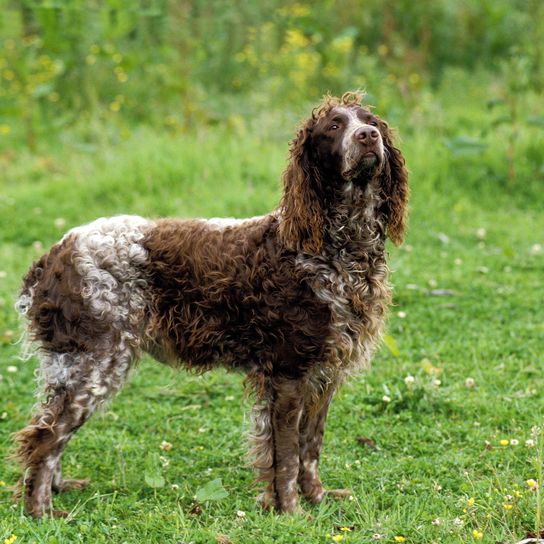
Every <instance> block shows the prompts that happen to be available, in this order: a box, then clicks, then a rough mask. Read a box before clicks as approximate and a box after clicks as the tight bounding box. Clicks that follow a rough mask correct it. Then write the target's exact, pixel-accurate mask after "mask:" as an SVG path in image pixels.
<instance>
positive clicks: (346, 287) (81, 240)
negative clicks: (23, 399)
mask: <svg viewBox="0 0 544 544" xmlns="http://www.w3.org/2000/svg"><path fill="white" fill-rule="evenodd" d="M283 183H284V193H283V197H282V199H281V202H280V205H279V206H278V208H277V209H276V210H274V211H273V212H272V213H270V214H268V215H266V216H263V217H258V218H253V219H248V220H175V219H166V220H159V221H149V220H145V219H143V218H140V217H130V216H121V217H114V218H109V219H99V220H97V221H95V222H93V223H91V224H89V225H85V226H83V227H79V228H76V229H73V230H72V231H70V232H69V233H68V234H67V235H66V236H65V237H64V238H63V239H62V240H61V241H60V242H59V244H57V245H55V246H54V247H53V248H52V249H51V251H50V252H49V253H48V254H47V255H45V256H44V257H42V259H40V260H39V261H38V262H37V263H35V264H34V265H33V267H32V268H31V270H30V271H29V273H28V274H27V276H26V278H25V281H24V285H23V290H22V293H21V297H20V299H19V302H18V308H19V311H20V312H21V313H22V314H23V315H25V316H26V317H27V318H28V323H29V327H28V328H29V335H30V339H31V340H33V341H34V342H35V343H36V344H37V346H38V348H39V350H38V353H39V357H40V360H41V366H40V375H41V380H42V382H43V388H44V391H45V397H44V400H43V402H42V403H41V404H40V405H39V406H38V407H37V408H36V411H35V414H34V416H33V418H32V421H31V422H30V424H29V425H28V426H27V427H26V428H24V429H23V430H22V431H20V432H19V433H18V434H17V435H16V440H17V442H18V444H19V449H18V458H19V459H20V461H21V463H22V465H23V468H24V469H25V475H24V486H25V494H24V496H25V504H26V508H27V511H28V512H29V513H30V514H31V515H33V516H36V517H40V516H42V515H43V514H57V515H62V513H59V512H55V511H53V508H52V501H51V492H52V491H63V490H65V489H69V488H71V487H83V486H84V485H85V483H86V482H84V481H67V480H63V479H62V474H61V469H60V458H61V455H62V452H63V450H64V448H65V446H66V444H67V442H68V440H69V439H70V437H71V436H72V435H73V433H74V432H75V431H76V430H77V429H78V428H79V427H81V426H82V425H83V424H84V423H85V421H87V419H88V418H89V417H90V416H91V414H92V413H93V412H94V411H95V410H96V408H97V407H99V406H100V405H101V404H102V403H103V402H104V401H106V400H107V399H108V398H110V397H111V396H112V395H113V394H114V393H115V392H116V391H117V390H118V389H119V388H120V387H121V386H122V384H123V383H124V381H125V379H126V376H127V373H128V372H129V370H130V368H131V367H132V366H133V365H134V362H135V360H136V359H137V358H138V356H139V354H140V353H141V352H142V351H147V352H148V353H150V354H152V355H153V356H154V357H155V358H156V359H158V360H160V361H162V362H165V363H167V364H170V365H175V366H185V367H189V368H192V369H194V370H197V371H204V370H208V369H209V368H212V367H214V366H217V365H223V366H225V367H227V368H229V369H239V370H242V371H244V372H245V373H246V374H247V382H248V383H249V384H250V386H251V387H252V389H253V390H254V392H255V399H256V402H255V406H254V408H253V411H252V415H253V422H254V430H253V434H252V441H253V449H252V451H253V454H254V458H255V462H254V466H255V469H256V471H257V473H258V479H259V480H261V481H264V482H265V484H266V486H265V489H264V492H263V494H262V496H261V502H262V504H263V505H264V506H266V507H274V508H276V509H278V510H279V511H285V512H292V511H295V510H296V509H297V508H298V489H300V491H301V493H302V495H303V496H304V497H306V498H307V499H308V500H310V501H311V502H313V503H317V502H320V501H321V500H322V499H323V497H324V495H325V490H324V488H323V486H322V484H321V481H320V478H319V474H318V464H319V456H320V451H321V444H322V439H323V432H324V427H325V419H326V416H327V410H328V406H329V403H330V401H331V398H332V396H333V394H334V392H335V390H336V389H337V387H338V385H339V384H340V383H341V381H342V379H343V378H344V377H345V376H346V375H348V374H349V373H352V372H354V371H355V370H356V369H358V368H361V367H364V366H367V365H368V364H369V362H370V359H371V356H372V353H373V351H374V349H375V346H376V343H377V341H378V339H379V337H380V333H381V330H382V325H383V321H384V316H385V312H386V306H387V303H388V301H389V298H390V288H389V285H388V281H387V275H388V268H387V264H386V253H385V236H386V233H387V234H388V235H389V237H390V238H391V239H392V240H393V241H394V242H395V243H396V244H399V243H400V242H401V241H402V238H403V234H404V229H405V216H406V202H407V198H408V184H407V172H406V169H405V167H404V159H403V158H402V155H401V153H400V151H399V150H398V149H397V148H395V147H394V145H393V143H392V137H391V132H390V130H389V128H388V126H387V124H386V123H385V122H384V121H382V120H380V119H379V118H378V117H377V116H375V115H374V114H373V113H371V112H370V111H369V110H368V109H365V108H363V107H362V106H361V95H360V94H357V93H347V94H345V95H344V96H343V97H341V98H339V99H338V98H333V97H326V99H325V100H324V102H323V103H322V104H321V106H319V107H318V108H316V109H315V110H314V111H313V113H312V115H311V117H310V118H309V119H308V120H307V121H306V122H305V123H304V124H303V125H302V127H301V128H300V130H299V132H298V135H297V137H296V138H295V139H294V141H293V142H292V145H291V150H290V160H289V164H288V167H287V169H286V171H285V174H284V176H283ZM338 493H341V492H340V491H338Z"/></svg>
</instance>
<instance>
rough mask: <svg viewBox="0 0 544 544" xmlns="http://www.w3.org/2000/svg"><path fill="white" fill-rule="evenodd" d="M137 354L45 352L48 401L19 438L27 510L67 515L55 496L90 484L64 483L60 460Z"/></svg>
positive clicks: (123, 348)
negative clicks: (57, 507) (56, 506)
mask: <svg viewBox="0 0 544 544" xmlns="http://www.w3.org/2000/svg"><path fill="white" fill-rule="evenodd" d="M133 355H134V354H133V351H132V350H130V349H129V348H127V347H126V346H125V345H124V344H123V343H119V346H118V349H113V350H100V351H96V352H95V353H92V352H91V353H63V354H58V353H42V354H41V357H42V361H41V372H42V377H43V379H44V381H45V395H46V399H45V400H44V401H43V402H42V403H41V404H40V405H39V406H38V407H37V408H36V409H35V412H34V415H33V417H32V419H31V421H30V423H29V424H28V425H27V426H26V427H25V428H24V429H22V430H21V431H19V432H18V433H16V435H15V440H16V442H17V443H18V448H17V451H16V457H17V458H18V459H19V461H20V462H21V464H22V466H23V469H24V474H23V480H22V482H21V484H22V485H23V486H24V502H25V508H26V510H27V512H28V513H29V514H30V515H32V516H34V517H42V516H43V515H54V516H64V515H66V513H64V512H58V511H55V510H53V506H52V499H51V492H52V491H65V490H68V489H70V488H72V489H73V488H82V487H84V486H85V483H86V482H85V481H82V480H73V481H69V480H65V481H63V480H62V477H61V472H60V458H61V456H62V453H63V451H64V448H65V447H66V445H67V443H68V441H69V440H70V438H71V437H72V436H73V434H74V433H75V432H76V431H77V430H78V429H79V428H80V427H81V426H82V425H83V424H84V423H85V422H86V421H87V420H88V419H89V418H90V416H91V415H92V414H93V412H94V411H95V410H96V409H97V408H98V407H99V406H100V405H101V404H102V403H103V402H104V401H106V400H107V399H108V398H109V397H111V396H112V395H113V394H114V393H115V392H116V391H118V390H119V389H120V387H121V386H122V384H123V383H124V381H125V379H126V376H127V373H128V371H129V368H130V366H131V363H132V360H133Z"/></svg>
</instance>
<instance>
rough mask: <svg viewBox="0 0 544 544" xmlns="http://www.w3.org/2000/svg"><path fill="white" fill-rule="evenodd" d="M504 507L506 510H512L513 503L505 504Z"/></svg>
mask: <svg viewBox="0 0 544 544" xmlns="http://www.w3.org/2000/svg"><path fill="white" fill-rule="evenodd" d="M502 507H503V508H504V509H505V510H512V505H511V504H503V505H502Z"/></svg>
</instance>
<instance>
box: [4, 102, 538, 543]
mask: <svg viewBox="0 0 544 544" xmlns="http://www.w3.org/2000/svg"><path fill="white" fill-rule="evenodd" d="M483 103H484V98H483V97H481V96H480V97H476V98H473V99H472V102H471V103H470V105H468V104H467V101H466V100H465V101H463V102H461V101H457V100H454V99H451V100H450V102H449V103H448V101H447V100H446V99H444V101H443V102H442V103H440V104H438V103H437V102H429V103H427V104H422V105H421V108H420V109H419V110H416V111H412V112H409V113H406V112H404V113H403V112H401V113H399V114H398V116H397V117H398V118H397V119H394V120H393V123H394V124H397V125H399V127H400V131H399V132H400V134H401V136H402V141H401V144H400V146H401V148H402V149H403V151H404V152H405V155H406V157H407V163H408V166H409V168H410V170H411V183H412V201H411V217H410V228H409V233H408V236H407V240H406V243H405V245H404V246H403V247H401V248H399V249H397V248H394V247H392V246H391V247H390V262H391V268H392V270H393V273H392V282H393V284H394V286H395V294H394V306H393V307H392V308H391V317H390V320H389V325H388V332H387V334H388V336H387V346H385V345H384V346H383V347H382V349H381V350H380V352H379V353H378V355H377V356H376V358H375V360H374V362H373V368H372V370H371V371H370V372H369V373H367V374H363V375H361V376H359V377H357V378H356V379H354V380H352V381H351V382H350V383H348V384H347V385H346V386H344V387H343V389H342V390H341V391H340V393H339V394H338V395H337V398H336V399H335V401H334V402H333V405H332V410H331V413H330V417H329V420H328V427H327V432H326V436H325V445H324V451H323V460H322V476H323V479H324V481H325V483H326V485H328V486H329V487H349V488H351V489H352V490H353V492H354V494H353V500H346V501H344V502H336V501H334V500H332V499H330V500H326V501H325V502H324V503H323V504H322V505H320V506H319V507H310V506H309V505H307V504H305V505H304V508H305V514H303V515H296V516H279V515H276V514H274V513H264V512H262V511H261V510H259V508H258V507H257V505H256V503H255V500H254V499H255V496H256V490H255V489H254V488H252V473H251V470H250V469H249V464H248V462H247V459H246V458H245V451H246V445H245V439H244V438H243V435H244V432H245V431H246V430H247V427H248V424H247V423H248V422H247V420H246V416H245V413H246V412H247V410H248V407H249V401H248V400H246V399H244V396H243V391H242V376H238V375H229V374H226V373H224V372H213V373H210V374H207V375H205V376H202V377H198V376H192V375H189V374H187V373H183V372H181V373H174V372H173V371H171V370H169V369H168V368H165V367H162V366H160V365H157V364H156V363H154V362H153V361H151V360H149V359H145V360H144V361H143V362H142V364H141V366H140V367H139V368H138V369H137V371H136V372H135V374H134V375H133V377H132V379H131V381H130V383H129V384H128V385H127V386H126V387H125V389H124V390H123V391H122V393H121V394H120V395H119V396H118V397H117V398H116V399H115V400H114V401H113V402H112V403H111V404H110V405H109V406H108V407H107V408H106V409H105V410H104V411H103V413H101V414H99V415H97V416H95V417H94V418H93V419H92V420H91V421H90V422H89V424H87V425H86V426H85V427H84V429H83V430H82V431H81V432H80V433H79V434H78V435H77V436H76V437H75V438H74V439H73V440H72V441H71V443H70V445H69V447H68V448H67V451H66V454H65V456H64V470H65V473H66V474H67V475H69V476H74V477H88V478H90V479H91V485H90V487H89V488H88V489H87V490H85V491H83V492H81V493H77V492H72V493H69V494H66V495H63V496H62V497H57V498H56V504H57V506H59V507H61V508H62V509H64V510H70V511H71V512H72V517H71V519H69V520H67V521H66V520H52V519H46V520H43V521H41V522H36V521H33V520H30V519H28V518H27V517H25V516H24V514H23V512H22V509H21V506H20V505H18V504H16V505H13V504H12V502H11V494H10V491H9V487H10V486H11V485H13V484H14V483H15V482H16V480H17V478H18V476H19V474H18V470H17V467H16V466H15V465H14V464H12V463H11V462H6V463H5V464H4V463H3V464H2V465H1V466H2V468H1V469H0V480H1V484H0V485H1V487H0V541H3V539H8V538H9V537H10V536H11V535H16V536H17V541H16V542H17V543H19V542H24V543H27V542H28V543H30V542H36V543H38V542H40V543H41V542H47V543H67V542H70V543H71V542H120V543H121V542H127V543H134V542H146V543H163V542H179V543H186V544H188V543H190V542H192V543H194V544H201V543H202V544H204V543H206V544H207V543H214V542H220V543H223V544H225V543H227V542H232V543H242V544H245V543H252V542H257V543H277V544H292V543H295V542H296V543H318V542H323V543H326V542H350V543H354V544H355V543H370V542H374V541H380V542H387V543H394V542H409V543H414V544H415V543H417V544H421V543H456V542H463V543H464V542H488V543H496V542H500V543H504V544H507V543H508V544H510V543H514V542H517V541H519V540H521V538H522V537H524V536H525V535H526V534H527V533H528V532H530V531H534V530H535V527H537V526H538V527H539V526H540V525H541V524H544V520H543V519H542V517H541V513H540V507H539V502H541V501H540V499H541V496H540V495H541V493H540V489H539V485H538V484H537V485H536V486H531V485H530V484H531V483H532V482H529V484H528V483H527V481H528V480H535V481H539V482H542V457H543V444H542V440H543V439H544V438H542V437H540V435H539V429H533V427H535V426H539V425H541V422H542V413H543V409H544V399H543V395H542V392H543V386H544V378H543V374H542V363H543V360H542V347H543V345H544V344H543V340H544V306H543V304H542V301H543V294H544V289H543V286H542V282H543V278H544V247H543V246H544V239H543V233H544V215H543V214H542V204H543V200H544V199H543V198H542V190H541V188H540V189H539V188H538V185H539V184H540V185H541V184H542V172H540V174H539V176H540V177H538V175H536V176H535V175H534V172H535V171H537V168H536V167H535V166H534V164H541V160H542V159H541V157H542V155H541V149H542V143H543V142H542V135H541V134H540V135H539V134H537V133H535V130H536V129H534V128H530V127H527V128H524V129H523V130H521V131H520V132H519V133H518V135H517V137H518V140H517V142H516V145H517V148H516V159H515V161H516V162H515V166H516V175H515V177H512V176H510V177H509V176H508V175H507V172H508V167H509V163H508V160H507V155H508V148H507V146H508V137H507V136H508V130H509V128H508V126H506V127H499V128H496V129H490V131H489V132H488V133H486V135H484V136H483V137H482V141H483V142H484V144H482V145H480V144H478V145H475V144H473V142H472V141H471V140H468V139H467V138H468V137H470V136H471V135H472V136H473V135H474V134H473V131H474V130H475V129H474V127H479V128H478V130H481V127H482V126H483V125H484V124H485V123H486V122H487V121H486V117H487V113H486V111H485V109H484V107H483V105H482V104H483ZM469 108H470V109H469ZM305 112H306V110H304V111H300V112H298V116H302V115H303V114H304V113H305ZM286 117H289V116H286ZM295 119H296V117H293V118H290V117H289V118H288V119H287V118H278V120H276V121H275V122H270V123H266V122H263V124H262V125H260V127H261V128H259V124H258V123H255V126H252V125H251V126H247V127H245V129H244V130H241V129H237V128H236V127H230V128H218V127H216V128H203V129H202V130H194V131H193V132H189V133H171V134H168V133H159V132H158V131H157V130H153V129H150V128H145V127H141V128H138V129H134V130H133V131H132V132H131V133H130V134H128V133H127V134H125V135H124V139H122V140H120V141H118V142H117V143H112V141H111V140H110V139H108V138H104V141H102V142H101V141H99V140H97V141H94V142H93V144H92V145H90V144H88V145H79V144H77V143H75V142H78V141H81V140H80V138H78V137H77V136H74V137H73V138H72V137H71V134H70V133H68V134H66V135H65V137H64V139H61V140H60V141H58V140H54V141H52V142H51V143H49V144H45V143H44V144H42V145H41V147H40V148H38V150H37V151H36V152H33V153H30V152H28V151H25V150H24V149H23V148H20V149H16V150H15V151H13V152H11V153H10V152H7V151H6V152H3V153H2V154H0V170H2V171H3V182H2V183H3V190H2V194H1V195H0V355H1V357H0V374H1V376H2V378H1V380H0V455H1V456H2V458H3V457H4V456H5V455H6V454H7V453H8V452H9V449H10V447H11V444H10V434H11V433H12V432H14V431H16V430H18V429H19V428H21V427H22V426H24V425H25V424H26V422H27V420H28V418H29V413H30V410H31V407H32V404H33V402H34V378H33V372H34V368H35V364H36V360H35V359H34V358H33V359H32V360H30V361H27V362H21V361H19V360H18V358H17V357H18V352H19V346H18V345H17V344H16V340H17V338H18V336H19V333H20V328H19V324H18V322H17V318H16V315H15V312H14V310H13V303H14V301H15V298H16V295H17V292H18V288H19V284H20V278H21V276H22V274H23V273H24V272H25V270H26V269H27V267H28V266H29V265H30V263H31V262H32V260H34V259H36V258H37V257H38V256H39V255H40V254H41V253H42V252H43V251H44V250H45V249H47V247H48V246H49V245H50V244H51V243H53V242H54V241H55V240H57V239H58V238H59V237H60V236H61V235H62V233H63V232H64V231H65V230H66V229H67V228H70V227H72V226H75V225H77V224H80V223H83V222H86V221H90V220H92V219H94V218H96V217H98V216H103V215H110V214H118V213H134V214H141V215H146V216H152V217H156V216H163V215H173V216H182V217H190V216H238V217H243V216H248V215H255V214H260V213H264V212H266V211H267V210H270V209H272V207H273V206H274V205H275V204H276V202H277V201H278V198H279V178H280V173H281V170H282V168H283V166H284V161H285V156H286V150H287V145H286V142H287V139H288V138H289V137H290V135H291V134H292V133H293V129H294V125H295ZM469 120H470V122H469ZM262 127H264V128H262ZM72 140H73V141H72ZM55 142H56V143H55ZM471 142H472V143H471ZM539 149H540V151H539ZM538 161H540V163H538ZM366 438H369V439H371V440H372V441H374V442H375V445H376V446H375V448H372V447H370V446H368V445H365V444H364V443H362V442H365V440H363V439H366ZM163 441H167V442H169V443H171V444H172V448H171V449H170V450H169V451H165V450H162V449H161V447H160V446H161V443H162V442H163ZM216 478H220V479H221V481H222V485H223V486H224V489H225V490H226V492H227V493H228V496H226V497H224V498H221V499H218V500H209V501H205V500H203V501H202V504H201V505H200V509H195V499H194V496H195V494H196V493H197V491H198V490H199V488H201V487H202V486H204V485H205V484H207V483H208V482H210V481H212V480H214V479H216ZM201 492H202V491H201Z"/></svg>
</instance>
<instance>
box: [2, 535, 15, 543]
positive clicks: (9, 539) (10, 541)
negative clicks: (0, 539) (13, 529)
mask: <svg viewBox="0 0 544 544" xmlns="http://www.w3.org/2000/svg"><path fill="white" fill-rule="evenodd" d="M16 540H17V535H11V536H10V537H9V538H6V539H5V540H4V544H13V543H14V542H15V541H16Z"/></svg>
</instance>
